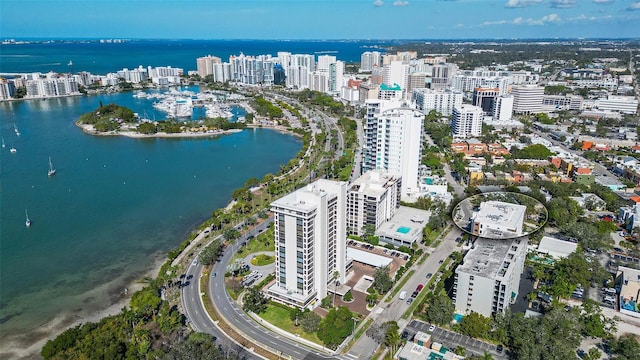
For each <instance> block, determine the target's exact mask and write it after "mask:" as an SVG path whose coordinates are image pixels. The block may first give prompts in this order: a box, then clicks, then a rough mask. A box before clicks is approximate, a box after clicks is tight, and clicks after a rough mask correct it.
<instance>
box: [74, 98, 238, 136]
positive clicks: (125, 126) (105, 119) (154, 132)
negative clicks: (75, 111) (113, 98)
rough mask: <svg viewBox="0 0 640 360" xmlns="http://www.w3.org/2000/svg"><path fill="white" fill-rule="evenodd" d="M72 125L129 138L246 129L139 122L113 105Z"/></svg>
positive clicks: (206, 122)
mask: <svg viewBox="0 0 640 360" xmlns="http://www.w3.org/2000/svg"><path fill="white" fill-rule="evenodd" d="M76 125H77V126H78V127H80V128H81V129H82V130H83V131H84V132H86V133H87V134H91V135H101V136H102V135H106V136H108V135H120V136H127V137H133V138H145V137H203V136H214V135H220V134H228V133H234V132H239V131H242V129H244V128H246V126H247V125H246V124H245V123H240V122H230V121H229V120H227V119H225V118H222V117H218V118H205V119H201V120H191V121H179V120H176V119H169V120H162V121H151V120H147V119H139V118H138V117H137V116H136V114H135V113H134V112H133V111H132V110H131V109H129V108H127V107H124V106H119V105H116V104H107V105H102V104H100V107H98V108H97V109H96V110H94V111H91V112H88V113H85V114H83V115H81V116H80V117H79V118H78V120H77V121H76Z"/></svg>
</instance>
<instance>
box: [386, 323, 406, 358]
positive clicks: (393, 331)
mask: <svg viewBox="0 0 640 360" xmlns="http://www.w3.org/2000/svg"><path fill="white" fill-rule="evenodd" d="M385 325H386V326H385V327H386V331H385V336H384V340H385V341H384V343H385V345H387V347H388V348H389V349H390V350H391V354H395V353H396V350H398V347H399V346H400V344H401V343H402V339H401V338H400V327H399V326H398V323H397V322H395V321H387V322H386V323H385Z"/></svg>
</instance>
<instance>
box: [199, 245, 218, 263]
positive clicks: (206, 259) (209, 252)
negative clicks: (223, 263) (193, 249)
mask: <svg viewBox="0 0 640 360" xmlns="http://www.w3.org/2000/svg"><path fill="white" fill-rule="evenodd" d="M223 251H224V244H223V243H222V242H220V241H219V240H213V241H212V242H211V243H210V244H209V245H207V247H205V248H204V249H203V250H202V252H201V253H200V255H199V256H198V260H200V262H201V263H203V264H204V265H207V266H208V265H212V264H213V263H214V262H216V261H217V260H218V258H220V256H221V255H222V253H223Z"/></svg>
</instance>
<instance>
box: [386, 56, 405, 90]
mask: <svg viewBox="0 0 640 360" xmlns="http://www.w3.org/2000/svg"><path fill="white" fill-rule="evenodd" d="M408 82H409V65H407V64H404V63H403V62H402V61H392V62H391V63H390V64H388V65H385V66H384V68H383V70H382V83H384V84H387V85H389V86H393V85H394V84H398V85H400V88H401V89H402V91H407V83H408Z"/></svg>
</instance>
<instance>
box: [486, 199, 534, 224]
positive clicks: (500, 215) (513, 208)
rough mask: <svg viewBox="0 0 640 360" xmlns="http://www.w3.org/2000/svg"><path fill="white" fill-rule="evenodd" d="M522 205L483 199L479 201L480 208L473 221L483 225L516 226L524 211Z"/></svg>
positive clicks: (521, 219)
mask: <svg viewBox="0 0 640 360" xmlns="http://www.w3.org/2000/svg"><path fill="white" fill-rule="evenodd" d="M526 210H527V207H526V206H524V205H518V204H512V203H508V202H503V201H485V202H482V203H480V210H479V211H478V212H477V213H476V214H475V216H474V221H475V222H476V223H482V224H483V225H489V226H491V225H495V226H503V227H505V228H509V229H512V228H516V227H518V225H522V224H521V223H522V221H523V219H524V214H525V211H526Z"/></svg>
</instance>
